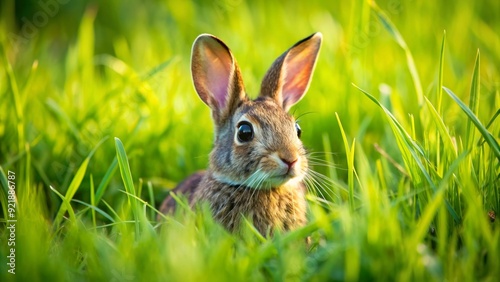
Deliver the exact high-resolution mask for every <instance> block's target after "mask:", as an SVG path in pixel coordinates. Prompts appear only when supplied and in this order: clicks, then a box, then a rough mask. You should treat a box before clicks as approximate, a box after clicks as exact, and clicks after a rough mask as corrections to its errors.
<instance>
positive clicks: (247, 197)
mask: <svg viewBox="0 0 500 282" xmlns="http://www.w3.org/2000/svg"><path fill="white" fill-rule="evenodd" d="M211 190H212V189H211ZM207 192H208V193H206V195H204V197H203V198H205V199H206V200H208V202H209V203H210V206H211V209H212V212H213V215H214V217H215V219H216V220H217V221H219V222H220V223H221V224H222V225H224V226H225V227H226V228H227V229H228V230H230V231H237V230H238V229H239V226H240V223H241V221H242V220H243V217H245V218H246V219H247V220H249V221H251V222H252V223H253V224H254V226H255V227H256V228H257V230H259V232H260V233H261V234H263V235H265V234H267V233H268V232H272V231H273V230H274V229H279V230H283V231H288V230H293V229H296V228H298V227H301V226H303V225H305V224H306V201H305V189H304V187H303V186H302V185H301V186H299V187H281V188H277V189H272V190H254V189H244V188H239V189H236V188H235V187H230V186H228V187H220V189H213V190H212V191H207Z"/></svg>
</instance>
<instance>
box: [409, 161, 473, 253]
mask: <svg viewBox="0 0 500 282" xmlns="http://www.w3.org/2000/svg"><path fill="white" fill-rule="evenodd" d="M466 156H467V152H464V153H462V154H460V156H458V157H457V158H456V159H455V160H454V161H453V163H452V164H451V165H450V167H449V168H448V170H447V171H446V173H445V175H444V177H443V178H442V179H441V181H440V183H439V187H438V189H437V191H436V193H434V197H433V199H432V200H431V201H430V202H429V203H428V204H427V205H426V208H425V210H424V212H423V213H422V216H421V217H420V219H419V221H418V223H417V225H416V226H417V228H416V229H415V231H414V232H413V234H412V237H411V241H410V242H412V243H410V245H413V246H417V245H418V243H419V242H421V241H422V240H423V238H424V237H425V235H426V234H427V233H428V230H429V226H430V224H431V221H432V220H433V219H434V218H435V216H436V213H437V212H438V210H439V208H440V207H441V204H442V202H443V201H444V202H445V203H446V199H445V198H444V195H445V193H444V192H445V191H446V189H445V188H446V187H447V186H448V181H449V180H450V178H451V177H452V176H453V175H454V173H455V171H456V170H457V168H458V167H459V165H460V163H461V162H462V161H463V160H464V159H465V157H466Z"/></svg>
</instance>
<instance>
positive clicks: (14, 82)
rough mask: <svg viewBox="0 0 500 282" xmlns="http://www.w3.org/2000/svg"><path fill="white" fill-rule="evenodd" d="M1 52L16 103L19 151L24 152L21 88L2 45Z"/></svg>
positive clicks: (0, 46)
mask: <svg viewBox="0 0 500 282" xmlns="http://www.w3.org/2000/svg"><path fill="white" fill-rule="evenodd" d="M0 52H1V53H2V54H1V55H2V59H3V61H4V63H3V64H4V68H5V71H6V73H7V81H8V83H9V88H10V92H11V93H12V100H13V102H14V109H15V112H16V118H17V137H18V140H17V142H18V144H17V145H18V150H19V152H22V151H23V149H24V143H26V140H25V136H24V115H23V105H22V100H21V95H20V92H19V87H18V85H17V80H16V76H15V74H14V70H13V69H12V65H11V64H10V62H9V59H8V58H7V54H6V52H5V49H4V47H3V45H2V44H0Z"/></svg>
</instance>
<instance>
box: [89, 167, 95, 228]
mask: <svg viewBox="0 0 500 282" xmlns="http://www.w3.org/2000/svg"><path fill="white" fill-rule="evenodd" d="M90 205H92V206H93V207H95V193H94V177H93V176H92V174H90ZM91 213H92V224H93V226H94V228H95V227H96V220H95V210H94V209H92V210H91Z"/></svg>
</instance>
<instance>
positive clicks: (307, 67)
mask: <svg viewBox="0 0 500 282" xmlns="http://www.w3.org/2000/svg"><path fill="white" fill-rule="evenodd" d="M322 39H323V35H322V34H321V33H320V32H317V33H314V34H312V35H311V36H309V37H307V38H305V39H302V40H301V41H299V42H297V43H296V44H295V45H294V46H293V47H292V48H290V49H288V51H286V52H285V53H283V54H282V55H281V56H280V57H279V58H278V59H276V61H274V63H273V64H272V66H271V68H270V69H269V70H268V71H267V73H266V75H265V76H264V79H263V81H262V86H261V90H260V95H261V96H268V97H271V98H273V99H275V100H276V101H277V102H278V103H279V104H281V105H282V106H283V109H285V110H286V111H288V110H289V109H290V107H291V106H293V105H294V104H295V103H297V102H298V101H299V100H300V99H302V97H303V96H304V94H305V93H306V92H307V89H308V88H309V84H310V82H311V78H312V74H313V72H314V67H315V65H316V59H317V58H318V54H319V49H320V46H321V40H322Z"/></svg>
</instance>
